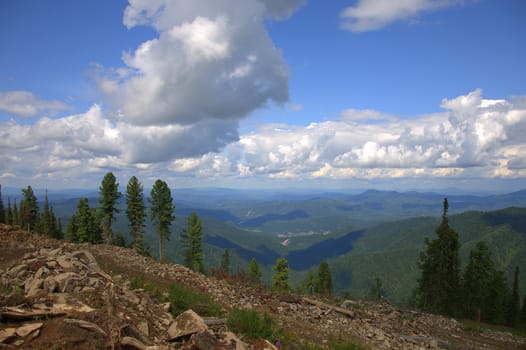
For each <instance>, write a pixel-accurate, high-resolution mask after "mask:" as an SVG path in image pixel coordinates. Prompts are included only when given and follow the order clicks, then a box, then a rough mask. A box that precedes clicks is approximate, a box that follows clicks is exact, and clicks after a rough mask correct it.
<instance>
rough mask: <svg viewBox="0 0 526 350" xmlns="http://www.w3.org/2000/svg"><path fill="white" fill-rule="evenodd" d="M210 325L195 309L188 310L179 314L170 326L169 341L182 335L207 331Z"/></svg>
mask: <svg viewBox="0 0 526 350" xmlns="http://www.w3.org/2000/svg"><path fill="white" fill-rule="evenodd" d="M207 329H208V327H207V326H206V324H205V321H204V320H203V319H202V318H201V316H199V315H198V314H196V313H195V312H194V311H193V310H187V311H185V312H183V313H182V314H180V315H179V316H177V318H176V319H175V320H174V321H173V322H172V324H171V325H170V327H169V328H168V331H167V333H168V337H167V340H168V341H175V340H177V339H179V338H181V337H185V336H188V335H192V334H194V333H198V332H203V331H206V330H207Z"/></svg>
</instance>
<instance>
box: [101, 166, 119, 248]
mask: <svg viewBox="0 0 526 350" xmlns="http://www.w3.org/2000/svg"><path fill="white" fill-rule="evenodd" d="M121 196H122V194H121V193H120V192H119V184H118V183H117V180H116V179H115V176H114V175H113V173H112V172H109V173H106V175H104V178H103V179H102V182H101V185H100V187H99V205H100V206H99V212H100V216H101V224H102V232H103V235H104V240H105V241H106V243H108V244H111V243H113V231H112V229H111V225H112V223H113V222H114V221H115V214H116V213H118V212H119V209H118V208H117V205H118V200H119V198H120V197H121Z"/></svg>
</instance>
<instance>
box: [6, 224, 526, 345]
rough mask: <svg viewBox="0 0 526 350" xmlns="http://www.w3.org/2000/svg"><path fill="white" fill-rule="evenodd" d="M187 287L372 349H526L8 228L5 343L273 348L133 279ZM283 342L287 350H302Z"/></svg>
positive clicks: (446, 324)
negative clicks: (176, 305)
mask: <svg viewBox="0 0 526 350" xmlns="http://www.w3.org/2000/svg"><path fill="white" fill-rule="evenodd" d="M134 276H135V277H136V276H142V277H143V278H144V279H146V280H148V281H154V282H155V283H157V284H158V285H159V286H164V287H168V286H169V285H170V284H173V283H178V284H182V285H186V286H188V287H191V288H193V289H195V290H197V291H200V292H202V293H205V294H207V295H209V296H211V297H212V298H213V299H214V300H215V301H216V302H217V303H218V304H220V305H221V306H222V307H223V308H224V310H225V312H226V311H227V310H230V309H232V308H234V307H236V308H243V309H254V310H257V311H260V312H261V313H267V314H269V315H270V316H271V317H272V318H273V319H275V320H277V322H278V323H279V325H280V326H282V327H283V328H284V329H285V330H286V331H287V333H288V334H292V335H294V336H295V337H296V338H297V339H303V340H305V341H308V342H310V343H311V344H317V345H321V346H324V345H327V344H329V339H331V337H340V338H354V339H356V340H358V341H359V342H362V343H363V344H365V346H367V347H369V348H371V349H526V339H525V338H522V337H518V336H514V335H512V334H511V333H509V332H497V331H469V330H466V329H465V327H463V326H462V325H461V324H460V323H459V322H457V321H456V320H453V319H448V318H444V317H441V316H435V315H429V314H423V313H419V312H415V311H411V310H403V309H399V308H397V307H396V306H394V305H391V304H389V303H387V302H380V303H372V302H363V301H351V300H347V301H345V302H344V303H343V304H342V305H338V306H336V305H332V304H331V305H330V304H326V303H323V302H321V301H319V300H313V299H306V298H301V297H299V296H294V295H277V294H272V293H269V292H266V291H264V290H257V289H253V288H249V287H246V286H243V285H240V284H239V283H235V282H232V281H226V280H223V279H217V278H211V277H206V276H204V275H201V274H197V273H194V272H192V271H190V270H188V269H187V268H185V267H183V266H180V265H174V264H160V263H158V262H156V261H155V260H153V259H150V258H145V257H142V256H139V255H137V254H135V253H134V252H133V251H131V250H129V249H125V248H119V247H115V246H107V245H88V244H81V245H78V244H71V243H66V242H63V241H56V240H51V239H48V238H45V237H42V236H39V235H35V234H29V233H27V232H24V231H19V230H15V229H13V228H12V227H8V226H5V225H0V317H1V319H0V321H1V322H0V349H1V348H8V349H9V348H23V349H100V348H108V349H110V348H111V349H150V350H153V349H236V350H243V349H247V350H249V349H274V346H273V345H272V344H270V343H268V342H265V341H263V340H259V341H254V340H251V339H245V338H243V336H241V335H236V334H234V333H232V332H229V330H228V329H227V327H226V323H225V320H224V319H222V318H210V317H201V316H199V315H197V314H196V313H195V312H193V311H191V310H188V311H186V312H184V313H182V314H180V315H178V316H177V317H176V318H175V319H174V318H173V316H172V315H171V314H170V313H169V310H170V308H171V307H173V305H170V304H168V303H162V302H160V301H158V300H157V298H155V297H154V295H153V294H152V293H151V292H149V291H147V290H144V289H140V288H136V289H132V284H131V283H130V280H131V279H133V277H134ZM296 348H300V347H298V343H294V344H292V343H291V344H287V343H284V344H283V346H282V349H296Z"/></svg>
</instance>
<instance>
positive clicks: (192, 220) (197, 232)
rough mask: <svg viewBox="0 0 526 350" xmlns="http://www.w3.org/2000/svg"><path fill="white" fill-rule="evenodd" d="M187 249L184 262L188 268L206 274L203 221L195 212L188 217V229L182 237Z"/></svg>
mask: <svg viewBox="0 0 526 350" xmlns="http://www.w3.org/2000/svg"><path fill="white" fill-rule="evenodd" d="M181 237H182V239H183V244H184V246H185V247H186V251H185V258H184V262H185V265H186V266H187V267H189V268H190V269H192V270H193V271H197V272H204V266H203V248H202V243H203V234H202V225H201V220H199V217H198V216H197V213H196V212H195V211H193V212H192V213H191V214H190V216H189V217H188V220H187V223H186V229H185V230H184V232H183V234H182V235H181Z"/></svg>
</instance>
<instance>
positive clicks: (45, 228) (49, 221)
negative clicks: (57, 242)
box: [40, 190, 54, 236]
mask: <svg viewBox="0 0 526 350" xmlns="http://www.w3.org/2000/svg"><path fill="white" fill-rule="evenodd" d="M53 221H54V220H53V218H52V217H51V212H50V210H49V200H48V195H47V190H46V195H45V197H44V204H43V206H42V214H41V216H40V223H41V227H40V228H41V231H42V233H44V234H46V235H48V236H52V235H53V232H52V231H53V225H54V223H53Z"/></svg>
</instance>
